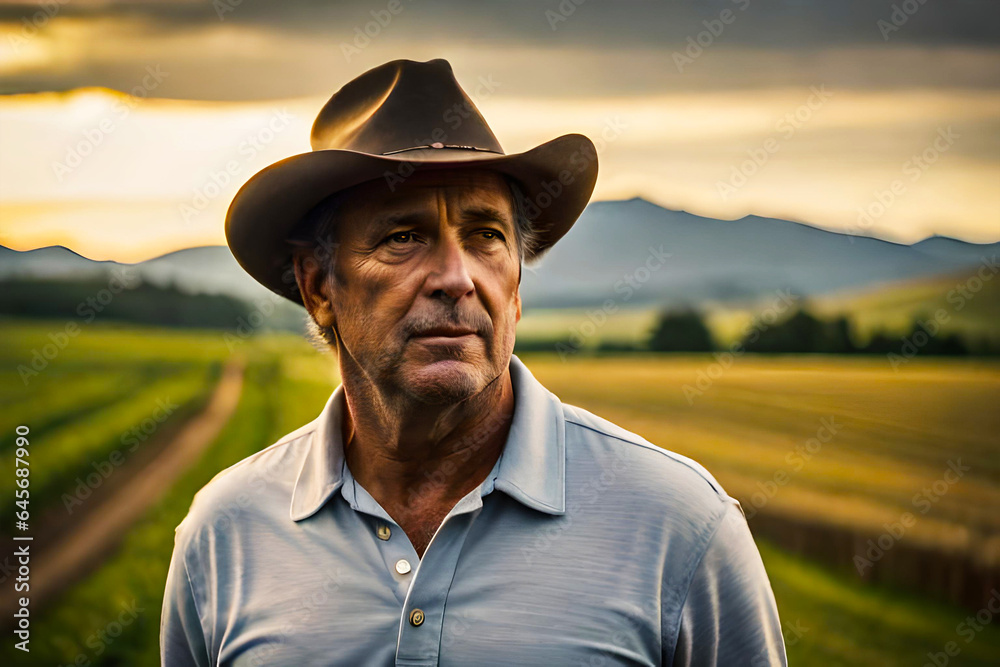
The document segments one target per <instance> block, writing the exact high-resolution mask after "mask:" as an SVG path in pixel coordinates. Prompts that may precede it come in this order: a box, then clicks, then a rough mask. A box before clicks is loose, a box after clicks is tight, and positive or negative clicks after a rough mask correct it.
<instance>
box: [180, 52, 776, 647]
mask: <svg viewBox="0 0 1000 667" xmlns="http://www.w3.org/2000/svg"><path fill="white" fill-rule="evenodd" d="M449 112H454V113H455V114H457V116H456V118H460V119H461V122H449V121H448V118H449ZM312 145H313V152H311V153H306V154H303V155H299V156H295V157H292V158H289V159H288V160H284V161H282V162H279V163H277V164H276V165H272V166H271V167H268V168H267V169H265V170H264V171H262V172H261V173H260V174H258V175H256V176H255V177H254V178H253V179H251V180H250V181H249V182H248V183H247V184H246V185H245V186H244V187H243V188H242V189H241V190H240V192H239V193H238V194H237V196H236V198H235V199H234V201H233V204H232V206H231V208H230V212H229V216H228V218H227V237H228V240H229V243H230V246H231V248H232V249H233V252H234V254H235V256H236V258H237V259H238V260H239V262H240V263H241V265H242V266H243V267H244V268H245V269H246V270H247V271H248V272H249V273H250V274H251V275H252V276H254V277H255V278H256V279H257V280H259V281H260V282H261V283H263V284H264V285H266V286H268V287H269V288H271V289H272V290H274V291H276V292H278V293H279V294H283V295H285V296H288V297H289V298H291V299H293V300H296V301H298V302H300V303H303V304H304V306H305V307H306V309H307V311H308V312H309V315H310V318H311V321H312V323H313V326H314V329H315V332H316V333H317V335H318V336H319V337H321V338H322V340H324V341H325V342H326V343H328V344H329V345H330V347H331V348H333V349H334V350H336V353H337V358H338V361H339V365H340V372H341V377H342V384H341V385H340V386H339V387H338V388H337V389H336V391H334V392H333V395H332V396H331V397H330V399H329V401H328V402H327V405H326V407H325V409H324V410H323V412H322V414H321V415H320V416H319V417H318V418H317V419H316V420H315V421H314V422H312V423H310V424H308V425H306V426H304V427H303V428H301V429H299V430H297V431H295V432H293V433H291V434H289V435H287V436H285V437H284V438H282V439H281V440H280V441H278V442H277V443H275V444H274V445H272V446H270V447H268V448H266V449H265V450H263V451H261V452H259V453H258V454H255V455H254V456H251V457H249V458H247V459H245V460H244V461H242V462H240V463H238V464H236V465H234V466H232V467H231V468H229V469H227V470H225V471H223V472H222V473H220V474H219V475H217V476H216V477H215V478H214V479H213V480H212V481H211V482H210V483H209V484H208V485H206V486H205V488H203V489H202V490H201V491H200V492H199V493H198V494H197V496H196V497H195V500H194V502H193V504H192V506H191V509H190V512H189V513H188V516H187V517H186V518H185V519H184V521H183V522H182V523H181V524H180V525H179V526H178V528H177V534H176V543H175V550H174V554H173V559H172V562H171V566H170V571H169V574H168V581H167V588H166V597H165V599H164V604H163V617H162V625H161V652H162V659H163V663H164V664H165V665H169V666H171V667H172V666H174V665H216V664H219V665H222V664H227V665H228V664H232V665H320V664H322V665H407V666H417V665H597V664H600V665H626V664H627V665H715V664H725V665H733V664H771V665H782V664H785V654H784V644H783V641H782V637H781V631H780V623H779V620H778V614H777V609H776V606H775V601H774V596H773V594H772V592H771V589H770V585H769V582H768V579H767V575H766V573H765V571H764V568H763V565H762V563H761V559H760V556H759V554H758V552H757V549H756V547H755V545H754V543H753V540H752V538H751V535H750V532H749V529H748V527H747V524H746V520H745V519H744V517H743V514H742V511H741V509H740V507H739V504H738V503H737V502H736V501H735V500H733V499H732V498H730V497H729V496H728V495H726V493H725V492H724V491H723V490H722V488H721V487H720V486H719V484H718V483H717V482H716V481H715V479H713V477H712V476H711V475H710V474H709V473H708V472H707V471H706V470H705V469H704V468H702V467H701V466H700V465H698V464H697V463H695V462H693V461H691V460H690V459H687V458H685V457H683V456H680V455H677V454H674V453H671V452H669V451H667V450H665V449H662V448H660V447H657V446H655V445H653V444H651V443H649V442H647V441H646V440H644V439H643V438H642V437H640V436H638V435H636V434H634V433H630V432H628V431H626V430H625V429H623V428H621V427H619V426H616V425H615V424H612V423H610V422H608V421H606V420H604V419H601V418H600V417H597V416H595V415H593V414H591V413H589V412H587V411H586V410H583V409H580V408H577V407H574V406H572V405H567V404H564V403H562V402H561V401H560V400H559V398H558V397H556V396H555V395H554V394H552V393H551V392H549V391H548V390H546V389H545V387H543V386H542V385H541V384H540V383H539V382H538V381H537V380H535V378H534V377H533V376H532V375H531V373H530V372H529V370H528V368H527V367H526V366H525V365H524V363H522V362H521V360H520V359H518V358H517V356H515V355H513V353H512V352H513V346H514V334H515V327H516V325H517V322H518V321H519V320H520V317H521V300H520V295H519V292H518V287H519V284H520V278H521V264H522V262H526V261H530V260H533V259H536V258H537V257H539V256H540V255H541V254H542V253H544V252H545V251H547V250H548V248H550V247H551V246H552V244H554V243H555V242H556V241H557V240H558V239H559V238H560V237H561V236H562V235H564V234H565V233H566V232H567V231H568V230H569V228H570V227H571V226H572V224H573V222H574V221H575V220H576V219H577V217H578V216H579V214H580V212H581V211H582V210H583V208H584V206H585V205H586V203H587V201H588V200H589V198H590V195H591V193H592V191H593V188H594V183H595V181H596V176H597V159H596V152H595V150H594V147H593V144H592V143H591V142H590V141H589V140H588V139H586V137H582V136H580V135H566V136H563V137H559V138H558V139H555V140H553V141H550V142H548V143H546V144H543V145H542V146H539V147H537V148H535V149H533V150H531V151H527V152H525V153H520V154H517V155H504V153H503V151H502V150H501V148H500V145H499V143H498V142H497V141H496V138H495V137H494V136H493V133H492V132H491V131H490V129H489V127H488V126H487V125H486V122H485V120H484V119H483V118H482V116H480V114H479V112H478V111H477V110H476V108H475V106H474V105H473V104H472V102H471V100H470V99H469V98H468V96H466V95H465V93H464V92H463V91H462V90H461V88H460V87H459V85H458V83H457V82H456V81H455V79H454V76H453V74H452V72H451V68H450V66H449V65H448V63H447V62H445V61H443V60H434V61H431V62H427V63H417V62H411V61H395V62H391V63H388V64H386V65H383V66H381V67H378V68H376V69H374V70H371V71H369V72H367V73H365V74H363V75H362V76H360V77H359V78H357V79H355V80H354V81H352V82H351V83H349V84H347V85H346V86H345V87H344V88H343V89H341V90H340V91H338V92H337V93H336V94H335V95H334V96H333V97H332V98H331V100H330V101H329V102H328V103H327V105H326V106H325V107H324V108H323V110H322V111H321V112H320V114H319V117H318V118H317V121H316V124H315V126H314V128H313V133H312ZM595 381H599V378H595Z"/></svg>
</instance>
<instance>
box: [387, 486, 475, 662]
mask: <svg viewBox="0 0 1000 667" xmlns="http://www.w3.org/2000/svg"><path fill="white" fill-rule="evenodd" d="M480 511H482V498H481V497H480V496H479V494H478V492H477V493H476V495H475V496H474V497H473V496H472V495H471V494H470V495H469V496H466V498H464V499H463V500H462V501H459V503H458V505H456V506H455V508H454V509H453V510H452V512H453V513H452V514H450V515H449V516H448V517H446V518H445V520H444V522H442V524H441V526H440V527H439V528H438V532H437V533H436V534H435V535H434V538H433V539H432V540H431V542H430V544H429V545H428V546H427V550H426V551H425V552H424V557H423V558H422V559H421V560H420V562H419V564H418V565H417V569H416V571H415V572H414V573H413V574H412V575H411V576H412V577H413V580H412V581H411V582H410V589H409V591H408V592H407V594H406V601H405V603H404V605H403V609H402V612H403V613H402V616H401V618H400V624H399V641H398V644H397V647H396V664H415V663H414V662H413V661H417V663H419V662H421V661H425V660H426V661H430V662H429V663H428V664H436V661H437V660H438V658H439V656H438V652H439V650H440V646H441V634H442V630H443V627H444V608H445V602H446V601H447V599H448V591H449V590H450V589H451V582H452V578H453V577H454V576H455V568H456V567H457V566H458V557H459V555H460V554H461V552H462V545H463V544H464V543H465V538H466V536H467V535H468V533H469V528H470V527H471V526H472V521H473V519H474V518H475V517H476V516H478V514H479V512H480Z"/></svg>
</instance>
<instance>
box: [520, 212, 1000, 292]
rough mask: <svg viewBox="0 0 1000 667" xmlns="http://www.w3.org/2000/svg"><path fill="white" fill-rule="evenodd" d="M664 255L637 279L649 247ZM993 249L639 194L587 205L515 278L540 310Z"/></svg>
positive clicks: (905, 268)
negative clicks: (708, 213)
mask: <svg viewBox="0 0 1000 667" xmlns="http://www.w3.org/2000/svg"><path fill="white" fill-rule="evenodd" d="M660 246H662V248H663V251H665V252H666V253H669V254H670V257H669V258H668V259H667V260H665V263H664V264H663V265H662V267H661V268H658V269H656V270H652V271H649V272H648V279H647V280H646V282H645V283H642V284H641V285H640V286H639V287H638V288H636V289H634V290H633V291H632V294H631V296H630V297H628V298H626V296H627V295H628V294H629V292H628V290H627V289H626V288H625V284H627V283H626V282H625V280H624V278H625V277H626V276H628V277H630V278H631V279H632V281H633V282H637V279H642V278H646V277H647V272H646V270H645V268H644V266H645V263H646V261H647V259H648V260H649V261H650V266H657V265H658V262H659V260H657V259H651V256H652V253H651V251H650V250H649V249H650V248H651V247H652V248H656V249H659V248H660ZM998 252H1000V243H992V244H987V245H978V244H973V243H966V242H963V241H958V240H955V239H947V238H941V237H935V238H931V239H927V240H925V241H921V242H920V243H917V244H914V245H902V244H898V243H892V242H890V241H884V240H881V239H876V238H871V237H866V236H852V235H848V234H839V233H836V232H831V231H825V230H822V229H817V228H815V227H810V226H808V225H804V224H800V223H795V222H789V221H786V220H776V219H772V218H761V217H758V216H748V217H745V218H742V219H740V220H733V221H726V220H715V219H712V218H704V217H700V216H696V215H692V214H690V213H685V212H682V211H671V210H668V209H664V208H662V207H660V206H657V205H655V204H652V203H650V202H648V201H645V200H643V199H631V200H627V201H607V202H596V203H594V204H591V205H590V206H589V207H588V208H587V210H586V211H585V212H584V214H583V215H582V216H581V217H580V220H579V221H578V222H577V223H576V225H575V226H574V227H573V229H572V231H570V233H569V234H567V235H566V236H565V237H564V238H563V239H562V240H561V241H560V242H559V243H558V244H556V245H555V246H554V247H553V248H552V250H551V252H550V253H549V255H548V256H546V257H545V258H543V262H542V265H541V266H540V267H539V268H538V269H537V270H535V271H533V272H531V275H529V274H528V273H527V272H526V274H525V277H524V278H523V280H522V296H523V298H524V299H525V303H526V304H528V305H534V306H542V307H547V308H554V307H567V306H575V307H580V306H587V307H590V306H596V305H600V304H601V303H602V302H603V301H604V300H605V299H609V298H610V299H613V300H615V302H616V303H617V304H619V305H625V304H626V303H627V304H631V305H644V304H650V303H656V304H664V303H675V304H689V305H694V306H698V305H702V304H705V303H706V302H720V303H732V302H739V301H741V300H753V299H756V298H759V297H762V296H767V295H769V294H773V293H774V292H775V291H776V290H785V289H787V290H790V291H791V292H792V293H794V294H799V295H808V296H815V295H820V294H826V293H829V292H835V291H840V290H843V289H847V288H860V287H865V286H871V285H876V284H879V283H883V282H890V281H898V280H906V279H910V278H915V277H921V276H934V275H940V274H946V273H954V272H957V271H960V270H962V269H966V268H968V267H970V266H975V265H976V264H978V263H979V262H980V261H981V259H980V258H981V257H984V256H985V257H990V256H994V255H997V254H998Z"/></svg>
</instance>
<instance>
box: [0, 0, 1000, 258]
mask: <svg viewBox="0 0 1000 667" xmlns="http://www.w3.org/2000/svg"><path fill="white" fill-rule="evenodd" d="M998 19H1000V3H994V2H988V1H985V0H984V1H971V0H956V1H953V2H948V3H945V2H940V1H937V0H924V2H920V0H903V1H902V2H900V1H897V0H893V1H891V2H881V1H879V0H871V1H868V2H852V1H850V0H844V1H841V2H822V1H806V0H785V1H782V2H776V1H775V2H772V1H765V0H717V1H713V2H690V3H681V2H629V1H626V2H615V3H609V2H598V1H597V0H586V1H582V0H561V1H558V0H552V1H548V0H541V1H539V2H520V1H513V2H485V1H480V2H474V1H465V2H457V1H449V2H445V1H438V2H435V1H432V0H372V1H368V2H339V3H332V2H315V1H312V0H308V1H307V0H286V1H284V2H266V1H258V0H209V1H205V0H191V1H178V2H163V1H157V0H145V1H141V2H114V1H86V0H72V2H69V1H65V2H61V1H60V0H48V2H43V3H38V4H35V3H11V2H0V93H2V94H0V244H2V245H5V246H8V247H13V248H16V249H19V250H25V249H30V248H35V247H41V246H46V245H54V244H60V245H66V246H68V247H70V248H72V249H74V250H76V251H77V252H80V253H81V254H83V255H85V256H88V257H91V258H94V259H116V260H119V261H140V260H143V259H147V258H149V257H153V256H157V255H160V254H163V253H166V252H170V251H173V250H177V249H180V248H184V247H190V246H195V245H205V244H219V243H225V237H224V233H223V221H224V218H225V212H226V209H227V207H228V205H229V201H230V200H231V199H232V196H233V195H234V194H235V192H236V191H237V190H238V188H239V187H240V185H242V183H243V182H245V181H246V180H247V179H248V178H249V177H250V176H252V175H253V174H254V173H255V172H256V171H258V170H260V169H262V168H264V167H265V166H267V165H268V164H270V163H272V162H275V161H277V160H280V159H282V158H284V157H288V156H290V155H294V154H297V153H302V152H307V151H309V142H308V138H309V129H310V127H311V125H312V122H313V120H314V118H315V116H316V114H317V112H318V111H319V109H320V108H321V107H322V106H323V104H324V103H325V102H326V100H327V99H328V98H329V97H330V95H331V94H333V93H334V92H335V91H336V90H337V89H339V88H340V86H342V85H343V84H344V83H346V82H347V81H349V80H350V79H352V78H354V77H356V76H357V75H359V74H361V73H362V72H364V71H366V70H367V69H370V68H372V67H375V66H377V65H379V64H381V63H384V62H387V61H389V60H394V59H397V58H409V59H412V60H430V59H432V58H446V59H447V60H448V61H449V62H450V63H451V64H452V66H453V68H454V70H455V73H456V75H457V77H458V80H459V82H460V83H461V84H462V85H463V86H464V88H465V89H466V91H467V92H468V93H469V95H470V96H471V97H472V98H473V100H474V101H475V103H476V105H477V106H478V108H479V109H480V111H481V112H482V113H483V115H484V116H485V117H486V119H487V120H488V121H489V123H490V125H491V127H492V128H493V130H494V133H495V134H496V135H497V137H498V138H499V140H500V142H501V144H502V145H503V147H504V150H505V151H506V152H507V153H515V152H520V151H523V150H527V149H529V148H531V147H533V146H535V145H538V144H540V143H542V142H544V141H547V140H549V139H552V138H554V137H556V136H559V135H560V134H565V133H569V132H580V133H583V134H586V135H587V136H589V137H591V138H592V139H593V140H594V141H595V143H596V144H597V146H598V149H599V155H600V176H599V179H598V184H597V188H596V191H595V193H594V200H606V199H627V198H631V197H636V196H639V197H643V198H645V199H648V200H650V201H652V202H655V203H657V204H659V205H661V206H664V207H667V208H671V209H679V210H687V211H690V212H692V213H696V214H699V215H704V216H711V217H717V218H724V219H738V218H740V217H743V216H745V215H750V214H755V215H764V216H771V217H780V218H785V219H790V220H797V221H802V222H806V223H808V224H812V225H816V226H819V227H824V228H828V229H835V230H840V231H847V232H850V233H860V234H868V235H874V236H879V237H882V238H887V239H890V240H895V241H899V242H904V243H912V242H915V241H918V240H920V239H922V238H926V237H927V236H930V235H934V234H939V235H945V236H952V237H956V238H962V239H965V240H969V241H975V242H990V241H998V240H1000V131H998V130H1000V31H998V30H996V29H995V28H996V26H997V25H1000V20H998ZM991 27H992V29H991Z"/></svg>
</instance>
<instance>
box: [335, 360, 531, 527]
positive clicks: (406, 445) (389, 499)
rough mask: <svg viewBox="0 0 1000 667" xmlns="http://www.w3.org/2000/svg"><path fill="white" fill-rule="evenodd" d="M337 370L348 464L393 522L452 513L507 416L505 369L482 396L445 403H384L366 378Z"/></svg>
mask: <svg viewBox="0 0 1000 667" xmlns="http://www.w3.org/2000/svg"><path fill="white" fill-rule="evenodd" d="M343 370H344V369H342V378H343V383H344V395H345V398H346V401H347V410H345V411H344V421H343V434H342V435H343V438H344V440H343V442H344V443H345V446H344V447H345V456H346V460H347V466H348V467H349V468H350V470H351V474H352V475H353V476H354V478H355V479H357V480H358V482H359V483H360V484H361V485H362V486H363V487H364V488H365V489H366V490H367V491H368V492H369V493H370V494H371V495H372V497H373V498H375V500H376V501H378V502H379V504H380V505H382V507H383V508H384V509H385V510H386V511H387V512H389V513H390V515H391V516H393V518H395V519H398V518H399V517H398V516H397V515H396V514H394V512H396V513H401V512H417V511H420V509H421V508H427V507H434V506H440V505H445V506H447V509H450V508H451V507H452V506H454V503H456V502H457V501H458V500H460V499H461V498H462V497H463V496H465V495H466V494H467V493H469V491H471V490H472V489H474V488H476V487H477V486H479V485H480V484H481V483H482V482H483V480H484V479H486V476H487V475H488V474H489V472H490V470H492V468H493V466H494V464H495V463H496V461H497V459H498V458H499V457H500V454H501V453H502V451H503V446H504V443H505V442H506V440H507V433H508V431H509V430H510V424H511V421H512V418H513V413H514V392H513V388H512V385H511V378H510V368H509V366H508V367H506V368H504V371H503V373H502V374H501V375H500V376H498V377H497V378H496V379H495V380H494V381H493V382H491V383H490V384H489V385H488V386H487V387H486V388H485V389H484V390H483V391H481V392H479V393H478V394H476V395H475V396H473V397H471V398H469V399H467V400H464V401H461V402H459V403H455V404H450V405H428V404H426V403H421V402H418V401H412V402H411V401H407V400H405V399H395V398H394V399H393V400H387V399H386V397H385V396H383V395H382V394H381V393H379V392H378V390H377V388H376V387H374V386H373V385H372V384H371V382H370V379H369V378H368V376H367V375H365V374H364V373H343Z"/></svg>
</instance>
